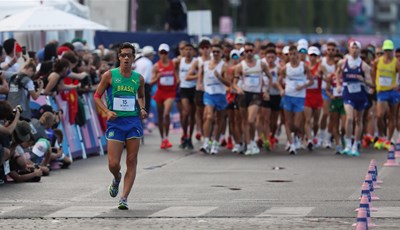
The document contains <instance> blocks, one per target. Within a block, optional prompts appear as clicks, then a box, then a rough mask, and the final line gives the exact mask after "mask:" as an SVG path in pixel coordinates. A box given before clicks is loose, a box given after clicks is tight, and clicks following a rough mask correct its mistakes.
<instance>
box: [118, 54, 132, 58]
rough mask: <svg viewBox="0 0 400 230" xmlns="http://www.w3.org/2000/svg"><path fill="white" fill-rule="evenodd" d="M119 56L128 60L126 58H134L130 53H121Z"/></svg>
mask: <svg viewBox="0 0 400 230" xmlns="http://www.w3.org/2000/svg"><path fill="white" fill-rule="evenodd" d="M119 56H120V57H122V58H126V57H128V58H131V57H133V54H130V53H120V54H119Z"/></svg>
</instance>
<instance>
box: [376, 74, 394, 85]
mask: <svg viewBox="0 0 400 230" xmlns="http://www.w3.org/2000/svg"><path fill="white" fill-rule="evenodd" d="M379 85H381V86H392V78H391V77H385V76H379Z"/></svg>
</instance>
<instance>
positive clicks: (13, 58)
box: [0, 38, 22, 73]
mask: <svg viewBox="0 0 400 230" xmlns="http://www.w3.org/2000/svg"><path fill="white" fill-rule="evenodd" d="M3 47H4V51H5V52H6V58H5V60H4V62H2V63H1V64H0V67H1V69H2V70H5V71H7V72H12V73H17V72H18V71H19V69H20V66H19V64H18V63H17V61H18V59H19V58H20V57H21V56H22V47H21V46H20V45H19V44H18V42H17V41H16V40H15V39H14V38H10V39H7V40H5V41H4V43H3Z"/></svg>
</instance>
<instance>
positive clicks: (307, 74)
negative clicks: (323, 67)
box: [301, 66, 314, 89]
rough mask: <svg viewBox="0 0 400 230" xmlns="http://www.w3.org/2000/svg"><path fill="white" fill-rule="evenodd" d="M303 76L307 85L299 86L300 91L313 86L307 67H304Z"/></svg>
mask: <svg viewBox="0 0 400 230" xmlns="http://www.w3.org/2000/svg"><path fill="white" fill-rule="evenodd" d="M304 74H305V75H306V77H307V83H306V84H304V85H302V86H301V89H304V88H307V87H309V86H312V85H313V84H314V78H313V77H312V76H311V72H310V68H308V66H304Z"/></svg>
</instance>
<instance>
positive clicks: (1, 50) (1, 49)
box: [0, 45, 3, 56]
mask: <svg viewBox="0 0 400 230" xmlns="http://www.w3.org/2000/svg"><path fill="white" fill-rule="evenodd" d="M2 55H3V46H2V45H0V56H2Z"/></svg>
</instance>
